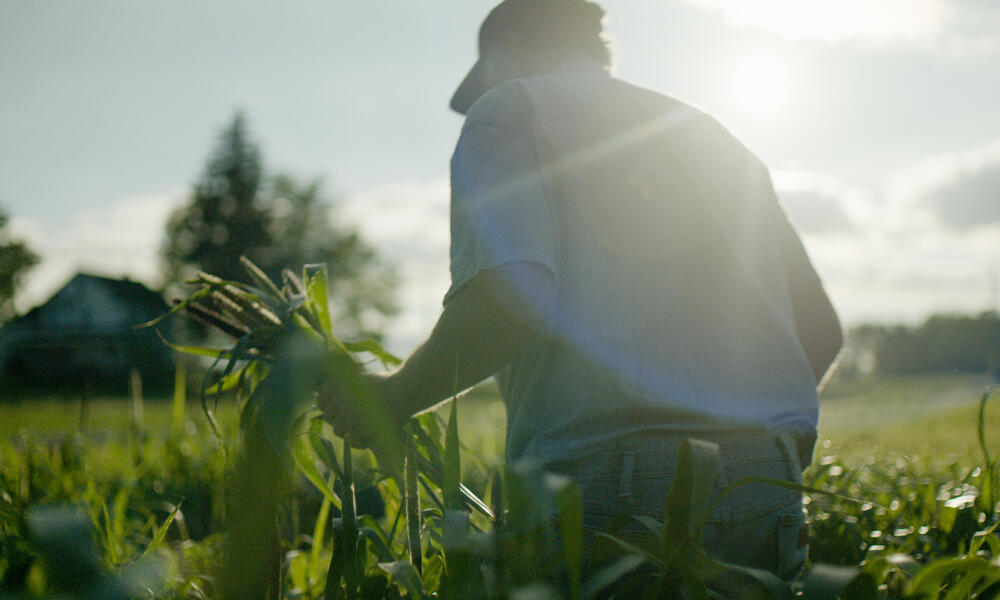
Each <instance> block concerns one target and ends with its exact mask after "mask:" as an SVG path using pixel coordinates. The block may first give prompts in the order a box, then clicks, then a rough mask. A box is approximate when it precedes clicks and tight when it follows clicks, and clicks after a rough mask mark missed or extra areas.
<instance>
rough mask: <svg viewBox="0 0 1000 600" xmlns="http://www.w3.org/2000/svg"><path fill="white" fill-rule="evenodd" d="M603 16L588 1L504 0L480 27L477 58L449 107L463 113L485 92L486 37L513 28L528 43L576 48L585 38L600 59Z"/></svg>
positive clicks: (487, 83)
mask: <svg viewBox="0 0 1000 600" xmlns="http://www.w3.org/2000/svg"><path fill="white" fill-rule="evenodd" d="M603 17H604V11H603V9H601V7H600V6H598V5H597V4H596V3H594V2H589V1H587V0H503V2H501V3H500V4H498V5H496V6H495V7H494V8H493V10H491V11H490V13H489V14H488V15H486V18H485V19H483V24H482V25H481V26H480V27H479V59H478V60H477V61H476V64H474V65H473V66H472V69H470V70H469V72H468V74H467V75H466V76H465V79H463V80H462V83H460V84H459V86H458V88H457V89H456V90H455V93H454V95H453V96H452V98H451V102H450V106H451V109H452V110H454V111H455V112H457V113H460V114H463V115H464V114H465V113H467V112H468V110H469V108H470V107H471V106H472V105H473V103H475V101H476V100H478V99H479V98H480V97H481V96H482V95H483V94H485V93H486V92H487V91H488V88H487V85H489V82H487V81H486V80H485V79H484V77H483V71H484V65H483V59H482V55H483V47H484V42H486V41H487V40H491V39H496V37H497V36H499V35H500V34H502V33H503V32H504V31H516V32H518V33H520V34H521V36H522V40H523V42H524V43H527V44H533V43H538V42H540V41H542V40H544V42H543V43H545V44H555V45H557V46H558V45H563V46H565V47H567V48H576V47H579V46H581V44H580V43H579V40H580V39H585V40H587V43H588V44H590V46H591V47H592V48H595V47H596V48H597V52H598V57H599V58H607V57H606V54H605V53H606V52H607V48H606V47H605V46H604V42H603V41H602V39H601V35H602V29H603V27H602V23H601V22H602V19H603ZM608 60H610V59H608Z"/></svg>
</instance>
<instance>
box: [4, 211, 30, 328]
mask: <svg viewBox="0 0 1000 600" xmlns="http://www.w3.org/2000/svg"><path fill="white" fill-rule="evenodd" d="M9 221H10V219H9V218H8V217H7V214H6V213H4V212H3V211H2V210H0V322H5V321H7V320H8V319H10V318H11V317H13V316H14V314H15V307H14V296H15V295H16V294H17V291H18V289H19V288H20V287H21V284H22V283H23V281H24V276H25V275H26V274H27V273H28V271H29V270H31V268H32V267H34V266H35V265H36V264H38V255H37V254H35V253H34V252H32V251H31V249H30V248H29V247H28V245H27V244H25V243H24V242H23V241H21V240H12V239H10V236H9V233H8V232H7V231H5V229H6V227H7V223H8V222H9Z"/></svg>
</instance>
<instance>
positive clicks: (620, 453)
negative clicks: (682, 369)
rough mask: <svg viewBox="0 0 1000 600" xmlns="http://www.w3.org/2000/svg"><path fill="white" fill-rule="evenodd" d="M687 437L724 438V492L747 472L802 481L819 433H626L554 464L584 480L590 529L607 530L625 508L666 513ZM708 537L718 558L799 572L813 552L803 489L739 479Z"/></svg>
mask: <svg viewBox="0 0 1000 600" xmlns="http://www.w3.org/2000/svg"><path fill="white" fill-rule="evenodd" d="M686 437H692V438H697V439H702V440H705V441H709V442H714V443H716V444H718V445H719V447H720V455H721V456H720V465H719V470H718V473H717V477H716V481H715V493H716V494H718V493H719V492H720V491H721V490H723V489H725V488H726V487H728V486H729V485H730V484H732V483H734V482H736V481H739V480H740V479H743V478H745V477H767V478H773V479H780V480H784V481H790V482H794V483H799V484H801V483H802V467H801V465H802V463H803V461H804V460H806V459H807V457H808V456H809V455H810V454H811V451H812V442H813V441H814V438H810V439H807V440H801V441H800V440H796V439H794V438H793V437H792V436H791V435H789V434H786V433H781V434H776V433H773V432H767V431H745V432H713V433H677V434H666V435H664V434H656V435H647V436H643V437H637V438H631V439H625V440H621V441H619V442H617V443H616V444H615V445H614V446H613V447H609V448H607V450H605V451H603V452H599V453H597V454H595V455H591V456H588V457H586V458H581V459H573V460H564V461H557V462H554V463H551V464H548V465H546V469H547V470H549V471H554V472H556V473H561V474H564V475H567V476H569V477H571V478H573V479H575V480H576V481H577V483H578V484H579V485H580V487H581V491H582V494H583V503H584V507H583V510H584V527H585V529H588V530H591V531H596V530H600V529H602V528H603V527H605V526H606V525H607V524H608V523H609V522H610V521H611V520H612V519H614V518H615V517H618V516H620V515H636V516H646V517H652V518H654V519H656V520H658V521H662V520H663V516H664V511H665V508H666V497H667V490H668V489H669V488H670V484H671V482H672V480H673V476H674V472H675V470H676V457H677V450H678V448H679V446H680V443H681V441H682V440H683V439H684V438H686ZM631 527H632V528H631V529H626V530H625V532H624V533H626V534H635V535H640V534H641V532H643V531H646V530H645V529H644V528H642V526H641V525H639V524H635V525H634V526H631ZM703 541H704V543H705V547H706V549H707V550H708V553H709V555H711V556H713V557H714V558H716V559H718V560H722V561H725V562H729V563H735V564H739V565H743V566H747V567H753V568H757V569H763V570H767V571H770V572H772V573H774V574H776V575H778V576H779V577H781V578H783V579H793V578H795V577H796V576H797V575H799V574H800V572H801V570H802V568H803V566H804V565H805V561H806V556H807V553H808V544H807V542H808V538H807V535H806V530H805V516H804V513H803V509H802V494H801V493H800V492H798V491H794V490H788V489H785V488H782V487H778V486H775V485H770V484H763V483H751V484H746V485H742V486H739V487H737V488H735V489H734V490H732V491H731V492H730V493H729V494H728V495H726V496H725V498H724V499H723V501H722V502H721V503H720V504H719V506H718V507H717V508H716V509H715V510H714V511H713V513H712V514H711V515H710V516H709V520H708V523H707V525H706V527H705V532H704V538H703Z"/></svg>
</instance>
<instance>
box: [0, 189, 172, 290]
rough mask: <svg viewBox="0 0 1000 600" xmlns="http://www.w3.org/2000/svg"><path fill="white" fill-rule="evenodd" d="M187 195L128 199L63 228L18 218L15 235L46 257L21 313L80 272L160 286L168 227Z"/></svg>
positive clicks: (87, 213) (13, 224) (80, 216)
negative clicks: (162, 250) (161, 257)
mask: <svg viewBox="0 0 1000 600" xmlns="http://www.w3.org/2000/svg"><path fill="white" fill-rule="evenodd" d="M184 194H185V193H184V192H174V193H166V194H152V195H145V196H136V197H132V198H125V199H123V200H120V201H118V202H115V203H113V204H111V205H109V206H106V207H102V208H100V209H95V210H90V211H85V212H81V213H78V214H77V215H75V216H72V217H70V218H69V219H67V220H66V221H64V222H61V223H57V222H52V221H45V222H42V221H36V220H33V219H29V218H23V217H15V219H14V220H12V222H11V227H12V231H14V232H16V233H17V234H18V235H19V236H21V237H23V238H24V239H26V240H27V242H28V243H29V245H30V246H31V248H32V249H33V250H35V252H37V253H38V254H39V255H41V257H42V261H41V263H40V264H39V265H38V266H37V267H36V268H35V269H34V270H33V271H32V272H31V273H29V275H28V278H27V285H26V289H25V290H24V294H23V295H22V297H21V299H20V301H19V304H20V306H19V308H21V309H24V308H27V307H28V306H32V305H35V304H38V303H40V302H43V301H44V300H45V299H46V298H47V297H48V296H50V295H51V294H52V293H54V292H55V291H56V290H58V289H59V288H60V287H61V286H62V285H63V284H65V283H66V282H67V281H68V280H69V279H70V278H71V277H72V276H73V275H74V274H76V273H77V272H79V271H83V272H88V273H93V274H97V275H104V276H108V277H129V278H131V279H133V280H136V281H141V282H142V283H144V284H146V285H150V286H158V285H159V284H160V283H161V274H160V269H159V259H158V252H159V248H160V244H161V242H162V240H163V229H164V225H165V224H166V220H167V217H168V215H169V214H170V211H172V210H173V209H174V207H176V206H177V205H179V204H180V202H181V201H182V200H183V198H184Z"/></svg>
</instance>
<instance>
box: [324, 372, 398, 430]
mask: <svg viewBox="0 0 1000 600" xmlns="http://www.w3.org/2000/svg"><path fill="white" fill-rule="evenodd" d="M388 380H389V378H388V377H387V376H385V375H376V374H373V373H362V374H360V375H359V376H358V377H357V379H356V381H353V382H351V383H350V384H349V385H344V384H343V383H342V382H339V381H333V380H328V381H327V382H326V383H324V385H323V387H322V388H320V390H319V395H318V397H317V401H316V403H317V405H318V406H319V408H320V409H321V410H322V411H323V418H324V419H326V420H327V421H329V423H330V424H331V425H332V426H333V431H334V433H335V434H337V435H338V436H340V437H345V436H347V435H348V434H349V435H350V437H351V445H352V446H354V447H355V448H368V447H370V446H373V445H378V444H377V442H378V440H379V439H381V438H380V436H396V437H399V436H400V435H401V432H402V430H403V425H404V423H405V422H406V419H407V418H408V415H403V414H402V413H401V412H400V411H399V410H397V409H396V408H395V407H394V405H393V398H392V397H391V395H390V394H389V392H388V387H389V385H388Z"/></svg>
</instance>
